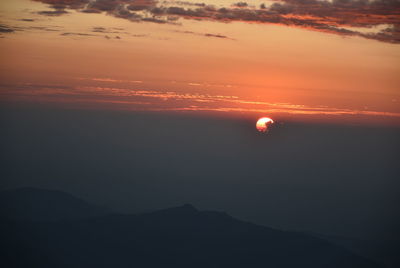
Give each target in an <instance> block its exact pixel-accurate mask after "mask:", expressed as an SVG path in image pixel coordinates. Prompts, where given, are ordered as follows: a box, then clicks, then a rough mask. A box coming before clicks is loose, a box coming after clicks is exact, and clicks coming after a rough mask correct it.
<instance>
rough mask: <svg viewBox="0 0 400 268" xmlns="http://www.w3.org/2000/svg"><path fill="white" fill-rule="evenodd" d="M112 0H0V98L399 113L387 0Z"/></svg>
mask: <svg viewBox="0 0 400 268" xmlns="http://www.w3.org/2000/svg"><path fill="white" fill-rule="evenodd" d="M117 2H118V3H117ZM117 2H116V1H109V0H104V1H87V0H71V1H57V0H52V1H50V0H35V1H32V0H15V1H6V2H4V3H2V4H1V6H0V11H1V12H0V18H1V21H2V22H1V25H0V26H1V28H0V30H1V32H0V36H1V37H2V38H1V39H0V51H1V56H2V61H1V64H0V71H1V72H0V79H1V83H0V101H2V102H7V103H32V104H35V103H42V104H45V105H53V104H56V105H60V106H64V107H70V108H71V107H72V108H83V109H87V108H90V109H92V108H96V109H117V110H120V109H124V110H132V111H180V112H182V111H191V112H197V113H200V112H213V113H225V114H229V115H233V116H235V114H238V113H242V114H247V115H248V116H249V117H253V116H254V115H255V114H259V113H268V114H270V115H272V116H279V117H280V118H293V116H294V117H295V119H299V120H304V119H307V120H315V119H317V120H319V121H332V122H333V121H334V122H342V121H343V120H344V119H346V120H345V121H349V122H359V121H360V120H361V121H363V122H367V123H368V124H374V123H375V122H387V123H390V124H393V123H394V124H400V107H399V105H398V102H399V100H400V92H399V90H398V85H399V84H400V78H399V76H398V73H399V71H400V66H399V64H398V63H399V62H400V50H399V44H398V43H400V40H399V39H398V36H397V35H396V31H395V29H396V27H398V26H397V25H399V19H398V18H399V16H398V15H399V14H400V10H399V8H398V7H397V6H395V7H392V6H390V3H389V2H388V3H386V4H385V3H382V4H380V5H378V4H374V3H370V4H368V5H367V6H360V7H356V6H354V5H356V4H354V5H350V4H349V5H348V6H347V5H346V4H340V3H339V2H335V1H334V2H327V3H326V5H331V7H330V8H331V9H330V10H331V11H329V12H330V15H329V16H326V12H327V11H326V10H325V9H326V8H327V6H326V5H322V4H321V5H320V4H317V5H315V6H314V5H312V4H310V5H308V4H307V3H303V2H301V3H300V2H299V3H297V2H296V1H295V2H296V3H295V2H293V3H292V2H286V1H282V2H279V3H278V2H272V1H255V2H252V3H251V4H250V3H247V4H246V5H244V4H242V5H239V6H238V5H237V3H236V2H235V1H230V0H219V1H209V2H205V3H204V4H201V5H199V4H198V3H197V2H196V1H194V0H190V1H185V2H181V1H172V0H171V1H169V0H168V1H163V2H157V1H150V0H143V1H117ZM357 3H358V2H357ZM289 6H290V9H288V8H289ZM285 8H286V9H285ZM281 10H291V12H289V13H288V12H283V11H281ZM157 12H158V13H157ZM224 12H225V13H224ZM280 12H282V13H280ZM385 12H386V13H387V14H386V13H385ZM367 13H368V14H367ZM272 14H275V15H272ZM305 14H308V15H305ZM382 14H386V15H382ZM344 17H346V19H344ZM277 21H279V23H277ZM344 21H345V22H344ZM333 51H334V53H333ZM350 58H351V61H349V59H350Z"/></svg>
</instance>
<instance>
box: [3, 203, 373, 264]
mask: <svg viewBox="0 0 400 268" xmlns="http://www.w3.org/2000/svg"><path fill="white" fill-rule="evenodd" d="M0 228H1V230H2V233H1V239H0V240H1V242H0V244H1V246H2V250H1V253H0V254H1V255H2V256H0V257H1V259H2V260H3V261H6V263H7V264H8V265H7V266H6V267H146V268H152V267H199V268H200V267H202V268H203V267H281V268H285V267H307V268H313V267H321V268H329V267H332V268H333V267H335V268H337V267H341V268H346V267H348V268H350V267H351V268H356V267H362V268H369V267H371V268H372V267H374V268H375V267H380V266H378V265H376V264H375V263H373V262H371V261H369V260H367V259H365V258H362V257H359V256H357V255H355V254H353V253H351V252H349V251H347V250H345V249H344V248H342V247H340V246H337V245H334V244H331V243H329V242H327V241H325V240H323V239H319V238H315V237H313V236H310V235H306V234H301V233H294V232H286V231H279V230H275V229H271V228H267V227H263V226H259V225H255V224H252V223H248V222H243V221H240V220H237V219H234V218H232V217H230V216H229V215H227V214H225V213H221V212H214V211H199V210H197V209H196V208H194V207H193V206H191V205H184V206H181V207H176V208H170V209H164V210H159V211H155V212H152V213H146V214H140V215H122V214H113V215H104V216H96V217H91V218H86V219H76V218H75V219H62V220H58V221H41V222H38V221H36V222H35V221H26V220H25V221H16V220H10V219H9V218H8V219H4V218H3V219H2V220H1V221H0Z"/></svg>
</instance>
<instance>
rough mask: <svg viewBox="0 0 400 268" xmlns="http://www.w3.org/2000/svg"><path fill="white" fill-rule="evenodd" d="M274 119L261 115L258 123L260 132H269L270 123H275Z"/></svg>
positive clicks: (257, 126)
mask: <svg viewBox="0 0 400 268" xmlns="http://www.w3.org/2000/svg"><path fill="white" fill-rule="evenodd" d="M273 123H274V120H272V119H271V118H269V117H261V118H260V119H258V121H257V123H256V128H257V130H258V131H259V132H267V131H268V127H269V125H271V124H273Z"/></svg>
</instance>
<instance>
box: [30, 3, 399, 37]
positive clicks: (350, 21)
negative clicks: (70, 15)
mask: <svg viewBox="0 0 400 268" xmlns="http://www.w3.org/2000/svg"><path fill="white" fill-rule="evenodd" d="M35 1H40V2H43V3H46V4H49V5H50V7H51V8H53V9H54V11H53V13H51V11H42V13H40V14H43V15H50V16H56V15H63V14H65V13H66V11H65V9H66V8H70V9H76V10H79V11H81V12H88V13H100V12H106V13H107V14H110V15H113V16H115V17H118V18H124V19H128V20H130V21H135V22H153V23H175V21H176V20H177V19H179V18H183V19H196V20H211V21H219V22H233V21H242V22H251V23H272V24H281V25H286V26H292V27H299V28H304V29H308V30H314V31H319V32H326V33H331V34H337V35H341V36H359V37H363V38H368V39H373V40H377V41H382V42H388V43H400V32H399V27H400V1H399V0H333V1H328V0H281V1H276V2H274V3H273V4H272V5H270V6H266V5H261V6H260V7H259V8H256V7H253V6H249V5H248V4H247V3H246V2H238V3H236V4H234V5H233V6H232V7H224V8H216V7H214V6H212V5H205V4H203V3H187V2H179V1H178V2H173V3H174V6H166V5H165V2H156V1H154V0H92V1H89V0H35ZM378 26H379V27H382V26H385V27H384V29H383V30H380V31H378V30H375V29H374V27H378ZM360 28H361V29H360Z"/></svg>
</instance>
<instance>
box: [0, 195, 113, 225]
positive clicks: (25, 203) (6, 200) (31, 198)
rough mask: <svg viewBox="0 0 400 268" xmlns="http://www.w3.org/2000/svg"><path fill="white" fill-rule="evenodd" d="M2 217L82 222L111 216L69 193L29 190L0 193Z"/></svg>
mask: <svg viewBox="0 0 400 268" xmlns="http://www.w3.org/2000/svg"><path fill="white" fill-rule="evenodd" d="M0 212H1V216H2V217H5V218H8V219H14V220H31V221H49V220H50V221H54V220H62V219H82V218H89V217H93V216H100V215H106V214H108V213H111V211H110V210H109V209H107V208H103V207H100V206H96V205H92V204H89V203H87V202H86V201H84V200H82V199H80V198H77V197H74V196H73V195H71V194H68V193H65V192H62V191H57V190H46V189H38V188H31V187H23V188H18V189H12V190H6V191H1V192H0Z"/></svg>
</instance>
